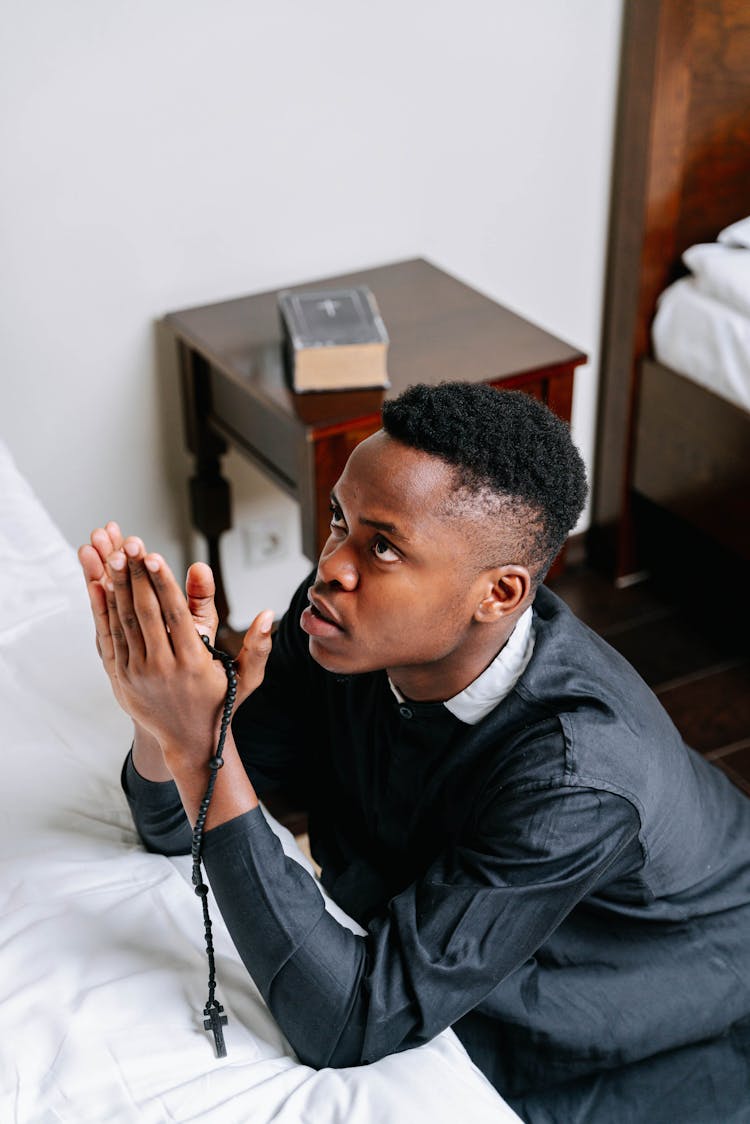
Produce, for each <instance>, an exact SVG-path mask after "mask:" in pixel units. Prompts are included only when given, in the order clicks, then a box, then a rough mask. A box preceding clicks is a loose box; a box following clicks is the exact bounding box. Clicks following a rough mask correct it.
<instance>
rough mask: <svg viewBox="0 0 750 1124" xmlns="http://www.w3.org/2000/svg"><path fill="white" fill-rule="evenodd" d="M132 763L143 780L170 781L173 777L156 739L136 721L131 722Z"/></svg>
mask: <svg viewBox="0 0 750 1124" xmlns="http://www.w3.org/2000/svg"><path fill="white" fill-rule="evenodd" d="M133 764H134V765H135V767H136V770H137V772H138V774H139V775H140V776H141V777H143V778H144V780H147V781H171V780H172V779H173V778H172V774H171V773H170V771H169V769H168V768H167V766H166V763H165V761H164V754H163V753H162V751H161V746H160V745H159V743H158V741H157V740H156V738H155V737H154V736H153V734H150V733H149V731H148V730H146V729H145V728H144V727H143V726H141V725H139V723H138V722H134V723H133Z"/></svg>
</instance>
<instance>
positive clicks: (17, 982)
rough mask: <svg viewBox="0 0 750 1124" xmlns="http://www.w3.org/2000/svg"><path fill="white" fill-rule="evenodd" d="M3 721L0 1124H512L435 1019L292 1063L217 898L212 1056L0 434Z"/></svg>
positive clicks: (200, 965) (87, 665)
mask: <svg viewBox="0 0 750 1124" xmlns="http://www.w3.org/2000/svg"><path fill="white" fill-rule="evenodd" d="M0 728H1V729H2V731H3V781H2V783H3V790H4V791H3V796H4V800H3V806H4V810H3V815H2V816H1V817H0V832H1V833H2V840H1V845H0V945H1V946H2V965H3V972H2V976H1V977H0V1041H1V1042H2V1047H1V1048H0V1120H2V1121H3V1124H52V1122H55V1124H60V1122H64V1124H68V1122H69V1124H86V1122H91V1124H94V1122H95V1124H101V1122H102V1121H105V1120H106V1121H114V1122H116V1124H119V1122H130V1121H133V1122H138V1124H161V1122H163V1121H170V1122H175V1121H217V1122H220V1124H233V1122H236V1124H248V1122H258V1124H265V1122H269V1124H270V1121H274V1124H300V1122H301V1121H314V1122H315V1124H398V1122H399V1121H403V1122H404V1124H413V1122H415V1121H425V1122H427V1121H429V1122H430V1124H455V1122H456V1121H464V1120H466V1121H472V1122H473V1124H490V1122H492V1124H498V1122H500V1124H503V1122H509V1121H517V1120H518V1118H517V1117H516V1116H515V1114H514V1113H513V1112H512V1111H511V1110H510V1109H509V1108H508V1106H507V1105H505V1103H504V1101H502V1100H501V1098H500V1097H499V1096H498V1095H497V1093H496V1092H495V1090H494V1089H493V1088H492V1087H491V1086H490V1084H489V1083H488V1082H487V1081H486V1079H485V1078H484V1076H483V1075H482V1074H481V1073H480V1072H479V1071H478V1070H477V1069H476V1067H475V1066H474V1065H473V1064H472V1062H471V1061H470V1059H469V1057H468V1055H467V1054H466V1052H465V1051H464V1049H463V1047H462V1045H461V1044H460V1042H459V1041H458V1039H457V1038H456V1036H455V1035H454V1034H453V1032H452V1031H450V1030H447V1031H445V1032H444V1033H443V1034H441V1035H440V1036H439V1037H438V1038H436V1039H434V1040H433V1041H432V1042H430V1043H428V1044H426V1045H424V1046H421V1047H418V1048H416V1049H413V1050H409V1051H405V1052H404V1053H401V1054H398V1055H395V1056H393V1057H387V1058H384V1059H382V1060H381V1061H378V1062H376V1063H374V1064H372V1065H369V1066H364V1067H359V1068H350V1069H340V1070H331V1069H329V1070H322V1071H319V1072H317V1071H315V1070H313V1069H310V1068H309V1067H307V1066H304V1065H301V1064H300V1063H299V1062H298V1061H297V1059H296V1058H295V1056H294V1054H293V1053H292V1051H291V1049H290V1047H289V1045H288V1043H287V1042H286V1041H285V1039H284V1037H283V1035H282V1034H281V1032H280V1030H279V1028H278V1026H277V1025H276V1023H275V1022H274V1019H273V1018H272V1016H271V1014H270V1012H269V1011H268V1009H267V1008H266V1006H265V1004H264V1003H263V1001H262V999H261V997H260V995H259V993H258V991H257V990H256V988H255V986H254V985H253V982H252V980H251V979H250V978H249V976H248V974H247V972H246V970H245V969H244V967H243V965H242V963H241V961H240V960H239V957H238V955H237V953H236V951H235V949H234V947H233V945H232V942H231V940H230V938H229V935H228V933H227V931H226V929H225V927H224V925H223V923H222V921H221V917H220V915H219V912H218V909H217V908H216V905H215V904H214V905H213V909H212V916H213V918H214V942H215V945H216V950H217V975H218V981H219V986H218V997H219V999H220V1001H221V1002H222V1003H223V1004H224V1007H225V1009H226V1012H227V1014H228V1016H229V1023H228V1025H227V1027H226V1028H225V1036H226V1041H227V1047H228V1055H227V1057H226V1058H224V1059H220V1060H219V1059H217V1058H216V1057H215V1056H214V1051H213V1044H212V1040H211V1038H210V1036H209V1035H207V1034H206V1033H205V1031H204V1030H203V1027H202V1015H201V1011H202V1006H203V1003H204V1001H205V988H206V962H205V950H204V947H203V926H202V921H201V916H200V904H199V902H198V899H197V898H196V897H195V894H194V893H193V890H192V886H191V884H190V871H189V862H190V860H189V857H187V856H186V857H179V858H176V859H169V858H165V857H163V856H160V855H152V854H147V853H146V852H145V851H144V850H143V848H142V847H141V845H140V843H139V840H138V838H137V837H136V834H135V831H134V829H133V825H132V822H131V819H130V814H129V811H128V808H127V804H126V802H125V799H124V796H123V794H122V792H121V790H120V786H119V771H120V765H121V762H122V758H123V756H124V754H125V751H126V749H127V746H128V742H129V735H130V730H129V721H128V719H127V718H126V716H125V715H124V714H122V713H121V712H120V711H118V709H117V706H116V705H115V703H114V702H113V700H112V698H111V695H110V691H109V687H108V684H107V682H106V678H105V676H104V673H103V672H102V670H101V668H100V666H99V661H98V658H97V656H96V654H95V651H94V643H93V626H92V624H91V621H90V617H89V611H88V603H87V598H86V595H85V590H84V585H83V581H82V578H81V576H80V574H79V572H78V564H77V560H76V558H75V554H74V551H73V549H72V547H71V546H70V545H69V544H68V543H66V542H65V540H64V539H63V537H62V536H61V534H60V533H59V531H58V530H57V528H56V527H55V525H54V523H53V522H52V520H51V519H50V518H49V516H48V515H47V513H46V512H45V511H44V509H43V507H42V506H41V504H40V503H39V501H38V500H37V499H36V497H35V496H34V494H33V492H32V490H31V488H30V487H29V485H28V484H27V483H26V481H25V480H24V479H23V478H22V476H21V475H20V474H19V472H18V471H17V469H16V467H15V465H14V463H13V460H12V458H11V457H10V455H9V453H8V450H7V449H6V448H5V447H4V446H3V444H2V442H0ZM272 826H273V827H274V830H275V831H277V833H278V834H279V836H280V838H281V840H282V845H283V846H284V849H285V850H286V851H287V853H288V854H290V855H292V856H293V857H294V858H295V859H296V860H297V861H298V862H301V863H303V864H304V863H305V862H306V860H305V859H304V856H303V855H302V853H301V852H300V851H299V850H298V849H297V847H296V844H295V842H294V840H293V838H292V837H291V836H290V835H289V833H288V832H286V831H285V830H284V829H283V828H282V827H280V826H279V825H278V824H275V823H273V822H272ZM308 869H309V867H308ZM321 892H322V891H321ZM327 907H328V908H330V909H331V910H332V911H333V912H335V913H336V915H337V916H338V917H339V918H340V919H341V920H348V919H345V918H344V915H343V914H342V913H341V911H340V910H337V907H336V906H335V905H334V904H333V903H332V902H330V901H328V902H327ZM348 923H349V924H350V925H351V926H352V928H356V925H355V923H354V922H348Z"/></svg>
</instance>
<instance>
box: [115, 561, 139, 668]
mask: <svg viewBox="0 0 750 1124" xmlns="http://www.w3.org/2000/svg"><path fill="white" fill-rule="evenodd" d="M107 573H108V575H109V579H110V582H111V584H112V587H113V588H112V591H111V595H112V597H113V598H114V604H115V609H116V616H117V629H118V631H119V633H120V634H121V635H122V637H123V640H124V643H125V647H126V648H127V654H125V653H124V652H123V651H122V647H121V645H119V644H118V636H116V635H115V630H114V628H112V612H111V610H112V606H111V604H110V591H109V590H108V596H107V608H108V610H109V613H110V631H111V632H112V638H113V640H114V641H115V655H116V656H117V657H118V659H123V658H124V660H125V665H127V664H128V662H129V661H130V660H131V659H143V658H144V657H145V655H146V645H145V642H144V639H143V633H142V632H141V625H140V621H139V620H138V615H137V613H136V611H135V606H134V604H133V590H132V587H131V584H130V572H129V570H128V560H127V556H126V555H125V553H124V551H122V550H116V551H114V553H113V554H110V556H109V559H108V560H107Z"/></svg>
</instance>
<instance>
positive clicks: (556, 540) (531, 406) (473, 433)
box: [383, 382, 588, 585]
mask: <svg viewBox="0 0 750 1124" xmlns="http://www.w3.org/2000/svg"><path fill="white" fill-rule="evenodd" d="M383 428H384V430H385V432H386V433H387V434H388V436H389V437H391V438H393V439H394V440H396V441H400V442H401V443H402V444H403V445H408V446H409V447H411V448H413V449H418V450H421V451H422V452H425V453H431V454H432V455H433V456H436V457H440V458H441V459H442V460H443V461H445V462H447V463H448V464H449V465H452V466H453V467H454V468H455V470H456V474H457V480H456V483H457V490H458V492H459V493H460V496H461V498H463V500H467V499H469V500H471V499H472V498H477V499H480V500H481V501H482V504H483V506H484V508H485V510H486V509H488V508H489V510H490V511H496V512H497V513H498V514H502V516H503V518H504V520H505V522H506V523H507V522H508V520H509V519H510V521H511V523H512V522H513V520H514V519H515V521H516V523H517V526H516V527H515V528H511V527H509V528H508V530H509V531H510V532H511V534H510V538H511V539H514V540H515V541H516V542H517V544H518V549H519V550H520V551H521V552H522V553H523V554H525V555H526V557H525V558H523V559H522V558H505V559H503V561H505V562H516V563H520V562H522V561H523V562H524V564H526V565H527V566H529V568H530V569H531V570H532V571H533V574H532V576H533V577H534V578H535V585H536V584H537V582H539V581H541V580H542V578H543V576H544V574H545V573H546V571H547V570H548V569H549V566H550V565H551V564H552V562H553V561H554V558H555V556H556V555H557V553H558V551H559V550H560V548H561V547H562V545H563V543H564V542H565V539H566V537H567V535H568V533H569V532H570V530H571V529H572V528H573V527H574V526H575V524H576V522H577V520H578V517H579V515H580V514H581V511H582V510H583V505H584V502H585V500H586V494H587V490H588V489H587V485H586V471H585V468H584V466H583V461H582V459H581V455H580V453H579V452H578V450H577V449H576V447H575V445H574V444H573V441H572V439H571V436H570V430H569V428H568V426H567V424H566V423H565V422H564V421H562V420H561V419H560V418H558V417H557V416H556V415H555V414H553V413H552V411H551V410H549V409H548V408H547V407H546V406H544V405H542V403H541V402H538V401H536V400H535V399H534V398H532V397H531V396H530V395H528V394H524V393H523V392H521V391H514V390H498V389H496V388H495V387H492V386H488V385H486V384H484V383H465V382H445V383H440V384H439V385H437V386H428V385H425V384H418V385H416V386H411V387H409V388H408V390H405V391H404V392H403V393H402V394H401V395H399V397H398V398H395V399H393V400H392V401H390V402H386V403H385V404H384V405H383ZM489 564H497V563H496V562H493V563H489Z"/></svg>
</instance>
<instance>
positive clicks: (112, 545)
mask: <svg viewBox="0 0 750 1124" xmlns="http://www.w3.org/2000/svg"><path fill="white" fill-rule="evenodd" d="M122 542H123V538H122V531H121V530H120V527H119V524H117V523H115V522H114V521H113V520H110V521H109V523H107V525H106V526H105V527H97V528H96V530H95V531H92V532H91V545H92V547H93V548H94V550H95V551H96V552H97V554H98V555H99V557H100V558H101V560H102V563H105V562H106V561H107V559H108V558H109V556H110V554H112V552H113V551H115V550H122Z"/></svg>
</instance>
